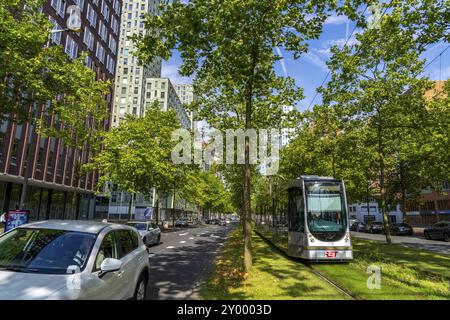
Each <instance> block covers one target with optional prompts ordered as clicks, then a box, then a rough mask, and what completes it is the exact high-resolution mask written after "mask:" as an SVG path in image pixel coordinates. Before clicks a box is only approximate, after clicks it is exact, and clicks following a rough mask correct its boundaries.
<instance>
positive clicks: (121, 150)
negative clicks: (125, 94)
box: [91, 104, 179, 223]
mask: <svg viewBox="0 0 450 320" xmlns="http://www.w3.org/2000/svg"><path fill="white" fill-rule="evenodd" d="M177 128H179V120H178V118H177V115H176V113H175V111H174V110H168V111H162V110H161V109H160V108H159V106H158V104H154V105H152V106H150V107H149V108H148V109H147V110H146V113H145V115H144V116H142V117H136V116H132V115H127V116H126V118H125V119H124V120H123V121H122V122H121V123H120V124H119V125H118V126H117V127H115V128H112V129H111V130H110V131H109V132H107V133H105V134H104V139H103V143H104V149H103V150H102V151H101V152H100V153H99V154H98V155H97V156H96V157H95V158H94V161H93V163H92V164H91V169H95V170H98V171H99V173H100V174H101V178H100V181H99V185H98V187H99V188H102V186H104V185H105V184H106V183H108V182H110V183H114V184H117V185H118V188H119V189H120V190H123V191H126V192H128V193H129V194H131V195H134V194H137V193H142V194H149V193H150V191H151V189H152V188H156V190H157V192H156V194H157V197H156V199H155V201H156V203H157V207H156V212H155V217H156V221H157V223H158V219H159V212H158V211H159V207H158V202H159V199H158V198H159V192H160V191H165V192H169V191H171V190H172V186H173V183H174V179H175V178H176V175H177V169H178V168H177V167H176V166H175V165H174V164H173V163H172V161H171V152H172V149H173V148H174V146H175V142H174V141H172V140H171V137H172V130H174V129H177ZM129 214H131V208H129Z"/></svg>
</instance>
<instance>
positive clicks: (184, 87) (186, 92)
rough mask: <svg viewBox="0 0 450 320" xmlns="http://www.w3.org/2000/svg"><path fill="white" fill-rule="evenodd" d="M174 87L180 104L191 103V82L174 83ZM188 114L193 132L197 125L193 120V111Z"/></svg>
mask: <svg viewBox="0 0 450 320" xmlns="http://www.w3.org/2000/svg"><path fill="white" fill-rule="evenodd" d="M174 87H175V92H176V93H177V95H178V98H180V101H181V103H182V104H191V103H192V102H193V101H195V99H196V98H195V94H194V86H193V85H192V84H176V85H174ZM188 115H189V118H190V120H191V130H192V131H193V132H195V130H197V126H198V125H197V121H194V117H195V114H194V112H188Z"/></svg>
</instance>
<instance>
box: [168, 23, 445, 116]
mask: <svg viewBox="0 0 450 320" xmlns="http://www.w3.org/2000/svg"><path fill="white" fill-rule="evenodd" d="M354 26H355V24H354V23H353V22H352V21H349V20H348V19H347V18H346V17H345V16H331V17H329V18H328V19H327V21H326V22H325V24H324V27H323V32H322V34H321V36H320V37H319V39H317V40H313V41H310V49H309V52H308V53H306V54H304V55H303V56H302V57H301V58H300V59H298V60H294V59H293V58H292V56H291V54H290V53H289V52H286V51H284V50H283V49H277V53H278V54H279V55H281V56H283V59H282V60H280V61H279V62H277V63H276V65H275V70H276V72H277V73H278V74H280V75H285V76H286V75H287V76H290V77H292V78H294V79H295V81H296V83H297V85H298V86H301V87H302V88H303V89H304V96H305V99H304V100H302V101H299V102H298V103H297V108H298V109H300V110H305V109H307V108H308V106H309V104H310V103H311V100H312V99H313V97H314V95H315V94H316V88H318V87H319V86H320V84H321V83H322V81H323V80H324V78H325V76H326V74H327V72H328V69H327V66H326V61H327V60H328V59H329V49H330V47H331V46H332V45H334V44H337V45H340V46H343V45H344V43H345V41H346V40H347V39H348V37H349V36H350V34H351V32H352V30H353V29H354ZM356 32H358V29H357V30H356V31H355V33H356ZM354 41H355V39H354V34H353V36H352V37H351V38H350V39H349V42H348V45H351V44H352V43H354ZM447 45H448V44H447V43H438V44H436V45H433V46H430V47H429V48H428V50H427V52H426V53H425V54H424V55H423V57H424V58H427V59H428V60H431V59H433V58H434V57H436V56H437V55H438V54H439V53H440V52H441V51H442V50H443V49H445V48H446V46H447ZM180 64H181V59H180V56H179V54H178V52H176V51H175V52H174V53H173V56H172V57H171V58H170V59H169V60H167V61H164V62H163V67H162V76H163V77H169V78H171V80H172V82H173V83H192V79H187V78H182V77H180V75H179V74H178V72H177V70H178V66H179V65H180ZM425 73H426V74H428V75H429V76H430V78H431V79H433V80H446V79H448V78H449V77H450V50H447V51H446V52H445V53H443V54H442V56H441V59H437V60H436V61H435V62H433V63H432V64H431V65H430V66H429V67H427V68H426V70H425ZM320 101H321V97H320V95H318V96H317V97H316V99H315V101H314V103H315V104H316V103H320Z"/></svg>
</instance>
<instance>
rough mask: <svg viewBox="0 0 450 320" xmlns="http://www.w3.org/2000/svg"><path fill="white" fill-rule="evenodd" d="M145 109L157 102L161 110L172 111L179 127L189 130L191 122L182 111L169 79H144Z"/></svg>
mask: <svg viewBox="0 0 450 320" xmlns="http://www.w3.org/2000/svg"><path fill="white" fill-rule="evenodd" d="M145 86H146V87H145V99H144V103H145V107H146V108H147V107H148V106H150V105H151V104H152V103H154V101H158V102H159V105H160V107H161V110H164V111H167V110H168V109H173V110H175V112H176V113H177V115H178V118H179V120H180V122H181V126H182V127H183V128H185V129H190V128H191V120H190V118H189V116H188V114H187V113H186V111H185V110H184V108H183V106H182V104H181V100H180V98H179V97H178V95H177V93H176V91H175V88H174V86H173V85H172V82H171V81H170V79H169V78H146V79H145Z"/></svg>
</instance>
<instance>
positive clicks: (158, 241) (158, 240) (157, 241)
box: [156, 234, 161, 244]
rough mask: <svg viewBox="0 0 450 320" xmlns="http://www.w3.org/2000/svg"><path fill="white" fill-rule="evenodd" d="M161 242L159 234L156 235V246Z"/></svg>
mask: <svg viewBox="0 0 450 320" xmlns="http://www.w3.org/2000/svg"><path fill="white" fill-rule="evenodd" d="M160 242H161V234H158V239H156V244H158V243H160Z"/></svg>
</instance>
